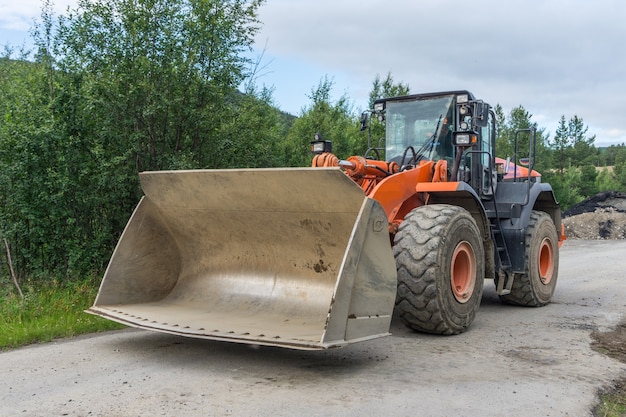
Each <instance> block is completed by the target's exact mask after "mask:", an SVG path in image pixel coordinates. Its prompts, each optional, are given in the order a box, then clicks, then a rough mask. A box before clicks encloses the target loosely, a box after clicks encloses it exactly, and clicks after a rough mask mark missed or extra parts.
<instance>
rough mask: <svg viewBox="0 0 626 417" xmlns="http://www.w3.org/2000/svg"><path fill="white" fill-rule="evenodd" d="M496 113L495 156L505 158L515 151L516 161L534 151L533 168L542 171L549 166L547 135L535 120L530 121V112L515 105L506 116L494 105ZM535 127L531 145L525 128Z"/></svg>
mask: <svg viewBox="0 0 626 417" xmlns="http://www.w3.org/2000/svg"><path fill="white" fill-rule="evenodd" d="M494 112H495V114H496V128H497V133H496V134H497V137H496V147H497V149H496V153H497V156H500V157H502V158H506V157H507V156H511V157H513V156H514V154H515V152H517V163H519V161H520V159H522V158H528V157H530V156H531V152H534V163H535V165H534V169H536V170H538V171H540V172H542V173H543V172H544V171H546V170H547V169H548V168H549V167H550V157H549V149H548V148H547V146H546V141H547V140H548V137H549V136H548V135H546V133H545V129H544V128H540V127H538V125H537V123H536V122H533V121H531V119H532V114H531V113H530V112H528V111H527V110H526V109H525V108H524V107H523V106H518V107H515V108H514V109H513V110H511V111H510V113H509V114H508V117H504V112H503V111H502V107H501V106H500V105H496V107H495V111H494ZM530 128H534V129H535V132H536V133H535V143H534V146H533V147H531V135H530V133H529V132H527V131H526V130H527V129H530Z"/></svg>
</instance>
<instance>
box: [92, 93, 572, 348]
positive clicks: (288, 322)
mask: <svg viewBox="0 0 626 417" xmlns="http://www.w3.org/2000/svg"><path fill="white" fill-rule="evenodd" d="M361 123H362V127H363V130H369V131H370V132H371V126H372V124H373V123H379V125H384V128H385V136H384V138H383V139H381V140H380V141H376V143H375V144H374V145H371V143H372V140H371V135H370V139H368V142H369V143H370V145H371V146H370V149H369V150H368V151H367V153H366V154H365V155H364V156H351V157H349V158H347V159H345V160H340V159H339V158H338V157H337V156H335V155H334V154H333V153H332V144H331V143H330V142H328V141H324V140H322V139H321V137H319V136H318V137H317V139H318V140H315V141H313V142H312V151H313V152H314V157H313V162H312V167H310V168H278V169H237V170H188V171H158V172H143V173H140V181H141V185H142V189H143V192H144V197H143V198H142V199H141V201H140V202H139V204H138V206H137V207H136V209H135V211H134V213H133V214H132V216H131V218H130V220H129V222H128V224H127V226H126V228H125V230H124V232H123V234H122V236H121V238H120V240H119V242H118V244H117V247H116V248H115V251H114V253H113V255H112V257H111V260H110V263H109V265H108V268H107V270H106V272H105V274H104V277H103V280H102V284H101V286H100V290H99V292H98V295H97V298H96V300H95V303H94V305H93V307H91V308H90V309H89V310H88V312H90V313H93V314H97V315H100V316H102V317H106V318H108V319H111V320H114V321H117V322H120V323H124V324H126V325H129V326H134V327H138V328H143V329H150V330H156V331H161V332H167V333H173V334H178V335H184V336H189V337H197V338H206V339H214V340H221V341H228V342H239V343H248V344H254V345H269V346H279V347H286V348H294V349H329V348H338V347H342V346H345V345H347V344H350V343H353V342H360V341H365V340H369V339H373V338H377V337H381V336H387V335H389V334H390V333H389V328H390V323H391V320H392V316H394V310H395V312H396V315H397V317H399V319H400V320H402V321H403V322H404V323H405V324H406V325H407V326H409V327H410V328H412V329H414V330H417V331H421V332H427V333H434V334H443V335H453V334H458V333H461V332H463V331H465V330H466V329H467V328H468V327H469V326H470V324H471V323H472V321H473V320H474V317H475V315H476V311H477V310H478V307H479V305H480V302H481V296H482V292H483V283H484V280H485V279H491V280H493V281H494V283H495V288H496V291H497V293H498V294H499V296H500V297H501V299H502V300H503V301H504V302H506V303H512V304H517V305H522V306H543V305H545V304H547V303H549V302H550V299H551V297H552V295H553V292H554V289H555V285H556V282H557V276H558V264H559V263H558V260H559V247H560V245H561V244H562V242H563V241H564V240H565V235H564V232H563V230H564V229H563V226H562V224H561V211H560V207H559V204H558V202H557V201H556V199H555V196H554V194H553V191H552V188H551V187H550V185H548V184H547V183H544V182H542V181H541V175H540V174H539V173H537V172H536V171H535V170H534V169H533V167H534V160H535V152H534V147H535V145H534V144H535V135H534V131H533V130H532V129H528V130H526V131H520V132H517V133H516V134H515V152H514V154H513V155H512V160H511V159H507V160H503V159H499V158H496V156H495V155H496V150H495V138H496V131H495V114H494V112H493V111H492V110H491V107H490V106H489V105H488V104H487V103H485V102H483V101H482V100H477V99H476V98H475V97H474V96H473V95H472V94H471V93H470V92H468V91H449V92H441V93H429V94H416V95H408V96H402V97H393V98H386V99H381V100H378V101H376V102H375V103H374V108H373V109H372V110H369V111H367V112H365V113H363V116H362V119H361ZM518 135H521V137H524V138H526V137H528V140H527V143H528V149H527V150H526V151H527V152H524V154H525V157H524V158H520V155H521V153H520V155H518V150H517V147H518V142H519V143H521V142H522V141H521V140H519V141H518ZM524 135H525V136H524ZM525 143H526V142H525ZM524 149H525V148H524ZM518 160H519V161H518ZM518 162H519V164H518Z"/></svg>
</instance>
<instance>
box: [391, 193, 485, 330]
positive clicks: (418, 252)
mask: <svg viewBox="0 0 626 417" xmlns="http://www.w3.org/2000/svg"><path fill="white" fill-rule="evenodd" d="M393 252H394V256H395V258H396V267H397V271H398V293H397V298H396V307H397V311H398V313H399V315H400V318H401V319H402V320H403V321H404V323H405V324H406V325H407V326H408V327H410V328H412V329H414V330H417V331H421V332H426V333H434V334H446V335H451V334H459V333H462V332H463V331H465V330H466V329H467V328H468V327H469V325H470V324H471V323H472V321H473V320H474V317H475V316H476V311H477V310H478V307H479V305H480V301H481V298H482V292H483V283H484V277H485V273H484V272H485V267H484V259H485V256H484V248H483V241H482V238H481V233H480V230H479V229H478V226H476V222H475V221H474V219H473V218H472V216H471V215H470V214H469V213H468V212H467V211H466V210H465V209H463V208H461V207H457V206H451V205H445V204H433V205H428V206H422V207H417V208H415V209H414V210H413V211H411V212H410V213H409V214H408V215H407V216H406V217H405V219H404V221H403V222H402V224H401V225H400V228H399V230H398V232H397V234H396V236H395V239H394V248H393Z"/></svg>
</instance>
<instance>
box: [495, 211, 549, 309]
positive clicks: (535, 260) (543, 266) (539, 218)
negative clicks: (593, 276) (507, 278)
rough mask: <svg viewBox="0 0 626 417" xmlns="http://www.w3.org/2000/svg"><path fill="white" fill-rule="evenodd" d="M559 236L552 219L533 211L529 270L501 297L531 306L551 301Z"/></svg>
mask: <svg viewBox="0 0 626 417" xmlns="http://www.w3.org/2000/svg"><path fill="white" fill-rule="evenodd" d="M558 239H559V238H558V235H557V233H556V227H555V226H554V222H553V221H552V218H551V217H550V216H549V215H548V214H547V213H544V212H542V211H533V212H532V213H531V214H530V221H529V223H528V228H527V229H526V250H525V257H526V260H525V267H524V269H525V272H524V273H523V274H518V275H517V276H516V277H515V279H514V280H513V287H511V292H510V293H509V294H506V295H501V296H500V299H501V300H502V301H504V302H505V303H507V304H513V305H519V306H527V307H541V306H544V305H546V304H548V303H549V302H550V300H551V299H552V295H553V294H554V289H555V288H556V279H557V276H558V273H559V248H558V242H559V240H558ZM496 285H497V279H496Z"/></svg>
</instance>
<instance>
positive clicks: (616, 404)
mask: <svg viewBox="0 0 626 417" xmlns="http://www.w3.org/2000/svg"><path fill="white" fill-rule="evenodd" d="M593 415H594V417H624V416H626V379H624V380H621V381H618V382H617V383H616V384H615V387H614V388H613V389H612V390H610V391H605V392H602V393H600V402H599V404H598V405H597V406H596V408H595V409H594V410H593Z"/></svg>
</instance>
